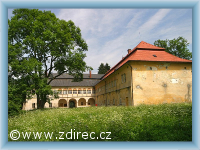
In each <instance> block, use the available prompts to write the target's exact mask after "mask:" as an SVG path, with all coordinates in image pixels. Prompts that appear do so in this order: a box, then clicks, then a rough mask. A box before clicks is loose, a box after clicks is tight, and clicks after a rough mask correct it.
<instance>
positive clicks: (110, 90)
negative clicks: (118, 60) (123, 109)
mask: <svg viewBox="0 0 200 150" xmlns="http://www.w3.org/2000/svg"><path fill="white" fill-rule="evenodd" d="M124 76H125V77H124ZM122 78H123V79H122ZM122 80H123V81H122ZM95 91H96V104H97V106H120V105H123V106H131V105H133V100H132V98H131V67H130V66H129V65H127V64H126V65H124V66H122V67H121V68H119V69H118V70H116V71H115V72H114V73H112V74H111V75H109V76H108V77H107V78H106V79H104V80H102V81H101V82H99V83H98V84H97V85H96V86H95Z"/></svg>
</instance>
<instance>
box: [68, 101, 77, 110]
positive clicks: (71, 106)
mask: <svg viewBox="0 0 200 150" xmlns="http://www.w3.org/2000/svg"><path fill="white" fill-rule="evenodd" d="M74 107H77V106H76V100H75V99H70V100H69V108H74Z"/></svg>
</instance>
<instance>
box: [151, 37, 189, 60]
mask: <svg viewBox="0 0 200 150" xmlns="http://www.w3.org/2000/svg"><path fill="white" fill-rule="evenodd" d="M154 45H155V46H158V47H162V48H165V51H166V52H168V53H170V54H173V55H175V56H177V57H180V58H183V59H192V52H190V51H189V49H188V48H187V47H188V46H189V43H188V41H187V40H186V39H185V38H183V37H181V36H180V37H178V38H177V39H175V38H174V39H173V40H168V39H166V40H160V39H159V40H157V41H155V42H154Z"/></svg>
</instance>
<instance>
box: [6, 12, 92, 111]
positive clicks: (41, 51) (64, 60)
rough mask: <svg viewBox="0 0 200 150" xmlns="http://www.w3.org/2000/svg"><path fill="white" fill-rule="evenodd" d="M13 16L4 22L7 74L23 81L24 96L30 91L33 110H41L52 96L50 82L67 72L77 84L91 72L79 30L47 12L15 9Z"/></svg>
mask: <svg viewBox="0 0 200 150" xmlns="http://www.w3.org/2000/svg"><path fill="white" fill-rule="evenodd" d="M13 14H14V16H13V17H12V18H11V19H10V20H8V64H9V72H10V75H11V76H12V78H18V79H22V80H23V79H26V81H27V83H29V88H27V89H26V90H27V92H26V93H27V95H29V93H31V92H30V91H34V93H35V94H36V95H37V108H43V107H44V104H45V103H46V102H47V101H49V99H48V97H47V95H50V94H51V95H52V94H53V92H52V91H51V87H50V83H51V82H52V81H53V80H54V79H56V78H57V77H59V76H60V75H61V74H63V73H69V74H70V75H72V76H74V80H75V81H80V80H81V79H82V73H83V72H85V71H86V70H88V69H92V68H91V67H89V66H87V65H86V63H85V61H84V58H85V57H86V54H85V53H84V52H85V51H87V50H88V46H87V44H86V42H85V41H84V39H83V38H82V35H81V30H80V28H79V27H76V26H75V24H74V23H73V22H72V21H71V20H69V21H65V20H60V19H58V18H56V16H55V14H53V13H51V12H50V11H39V10H37V9H15V10H14V11H13ZM53 71H54V72H57V74H56V75H55V76H53V74H52V72H53ZM55 95H56V94H55Z"/></svg>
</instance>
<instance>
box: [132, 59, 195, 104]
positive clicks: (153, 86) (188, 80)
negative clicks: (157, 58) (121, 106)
mask: <svg viewBox="0 0 200 150" xmlns="http://www.w3.org/2000/svg"><path fill="white" fill-rule="evenodd" d="M131 66H132V69H133V71H132V74H133V102H134V105H138V104H160V103H178V102H191V101H192V63H172V62H171V63H164V62H131Z"/></svg>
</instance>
